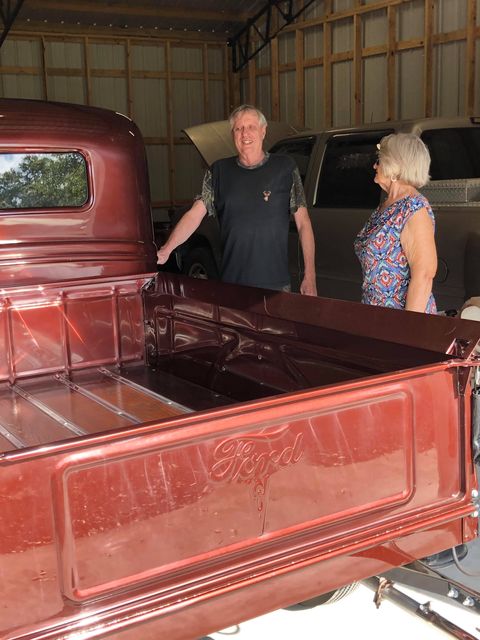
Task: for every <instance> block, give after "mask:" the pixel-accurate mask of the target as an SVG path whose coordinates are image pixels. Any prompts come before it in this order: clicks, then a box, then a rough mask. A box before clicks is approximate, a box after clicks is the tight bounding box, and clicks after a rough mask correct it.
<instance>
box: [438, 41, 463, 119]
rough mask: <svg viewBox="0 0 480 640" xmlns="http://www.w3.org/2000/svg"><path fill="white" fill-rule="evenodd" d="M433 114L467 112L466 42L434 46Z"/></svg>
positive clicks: (445, 114) (448, 114)
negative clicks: (434, 88) (434, 89)
mask: <svg viewBox="0 0 480 640" xmlns="http://www.w3.org/2000/svg"><path fill="white" fill-rule="evenodd" d="M434 75H435V82H434V86H435V87H436V91H435V92H434V96H433V114H434V115H442V116H457V115H460V114H462V113H464V112H465V43H464V42H448V43H446V44H441V45H437V46H436V47H435V48H434Z"/></svg>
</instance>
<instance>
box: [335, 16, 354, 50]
mask: <svg viewBox="0 0 480 640" xmlns="http://www.w3.org/2000/svg"><path fill="white" fill-rule="evenodd" d="M351 49H353V23H352V20H351V19H348V20H339V21H338V22H334V23H333V25H332V53H341V52H343V51H350V50H351Z"/></svg>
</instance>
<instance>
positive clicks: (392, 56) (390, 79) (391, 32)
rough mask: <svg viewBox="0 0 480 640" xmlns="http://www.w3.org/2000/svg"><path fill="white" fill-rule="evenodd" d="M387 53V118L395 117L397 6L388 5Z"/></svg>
mask: <svg viewBox="0 0 480 640" xmlns="http://www.w3.org/2000/svg"><path fill="white" fill-rule="evenodd" d="M387 21H388V53H387V120H394V119H395V113H396V108H395V89H396V82H395V81H396V76H397V73H396V72H397V57H396V33H397V7H393V6H392V7H388V9H387Z"/></svg>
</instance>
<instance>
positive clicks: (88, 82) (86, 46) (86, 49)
mask: <svg viewBox="0 0 480 640" xmlns="http://www.w3.org/2000/svg"><path fill="white" fill-rule="evenodd" d="M83 59H84V64H85V91H86V96H85V97H86V104H91V100H92V79H91V76H90V43H89V40H88V37H87V36H85V37H84V38H83Z"/></svg>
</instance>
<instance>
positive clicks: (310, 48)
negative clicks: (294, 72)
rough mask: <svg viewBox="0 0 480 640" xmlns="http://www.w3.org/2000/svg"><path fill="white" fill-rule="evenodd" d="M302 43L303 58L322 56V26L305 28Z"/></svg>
mask: <svg viewBox="0 0 480 640" xmlns="http://www.w3.org/2000/svg"><path fill="white" fill-rule="evenodd" d="M303 45H304V56H305V60H308V59H309V58H320V57H321V56H323V26H318V27H311V28H309V29H305V35H304V43H303Z"/></svg>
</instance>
